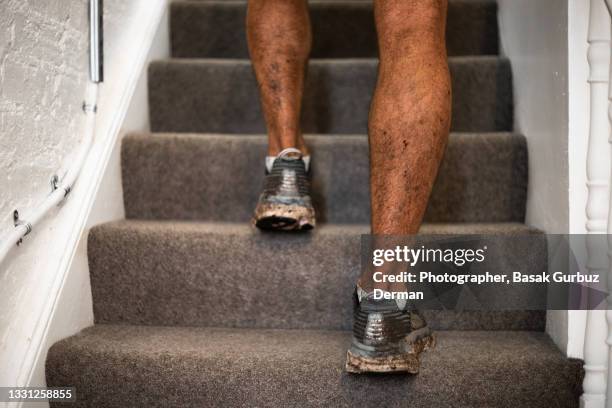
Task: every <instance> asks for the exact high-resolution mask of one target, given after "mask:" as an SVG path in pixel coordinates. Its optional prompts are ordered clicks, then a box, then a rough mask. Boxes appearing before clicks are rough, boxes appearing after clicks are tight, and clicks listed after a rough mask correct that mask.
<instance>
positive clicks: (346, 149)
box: [121, 133, 527, 224]
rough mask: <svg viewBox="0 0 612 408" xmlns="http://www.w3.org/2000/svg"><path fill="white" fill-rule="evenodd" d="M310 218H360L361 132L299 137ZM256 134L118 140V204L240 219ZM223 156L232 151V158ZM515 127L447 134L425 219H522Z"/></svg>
mask: <svg viewBox="0 0 612 408" xmlns="http://www.w3.org/2000/svg"><path fill="white" fill-rule="evenodd" d="M306 141H307V143H308V146H309V149H310V150H311V152H312V157H313V162H312V171H313V175H312V179H313V199H314V204H315V208H316V209H317V219H318V221H319V222H327V223H348V224H350V223H362V224H367V223H369V221H370V195H369V194H370V191H369V160H368V143H367V138H366V136H365V135H361V136H332V135H319V136H309V137H307V138H306ZM265 154H266V139H265V136H248V135H234V136H228V135H196V134H190V135H185V134H156V135H153V136H151V135H150V134H141V135H132V136H129V137H127V138H126V139H125V140H124V141H123V148H122V160H121V161H122V171H123V192H124V196H125V203H126V214H127V216H128V217H129V218H140V219H143V218H144V219H193V220H211V221H228V222H248V221H249V220H250V218H251V216H252V215H253V208H254V207H255V204H256V202H257V197H258V195H259V193H260V188H261V185H262V179H263V173H264V171H263V162H262V157H263V156H264V155H265ZM229 158H236V159H234V160H232V159H229ZM526 190H527V147H526V144H525V139H524V137H523V136H520V135H514V134H506V133H491V134H486V133H476V134H469V133H456V134H453V135H452V136H451V138H450V142H449V145H448V148H447V151H446V155H445V158H444V162H443V165H442V168H441V169H440V173H439V176H438V180H437V182H436V185H435V187H434V191H433V194H432V198H431V201H430V203H429V209H428V212H427V216H426V220H427V221H432V222H507V221H508V222H522V221H523V219H524V216H525V200H526V194H527V191H526Z"/></svg>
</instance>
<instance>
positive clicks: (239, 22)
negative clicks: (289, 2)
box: [170, 0, 498, 58]
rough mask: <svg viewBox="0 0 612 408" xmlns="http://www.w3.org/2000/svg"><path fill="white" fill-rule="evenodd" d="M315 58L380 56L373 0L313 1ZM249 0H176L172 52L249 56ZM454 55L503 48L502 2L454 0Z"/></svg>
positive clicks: (450, 32)
mask: <svg viewBox="0 0 612 408" xmlns="http://www.w3.org/2000/svg"><path fill="white" fill-rule="evenodd" d="M309 9H310V18H311V22H312V35H313V44H312V51H311V56H312V57H313V58H360V57H365V58H369V57H376V56H377V49H378V47H377V39H376V28H375V27H374V15H373V10H372V4H371V2H370V3H367V2H363V1H328V2H311V4H310V7H309ZM245 21H246V2H244V1H234V2H227V1H214V2H210V1H207V2H203V1H175V2H173V3H172V5H171V9H170V38H171V48H172V55H173V56H174V57H177V58H248V57H249V53H248V49H247V43H246V34H245ZM447 49H448V53H449V55H496V54H497V53H498V26H497V3H496V2H494V1H489V0H484V1H482V0H481V1H466V0H461V1H457V0H451V1H450V3H449V10H448V23H447Z"/></svg>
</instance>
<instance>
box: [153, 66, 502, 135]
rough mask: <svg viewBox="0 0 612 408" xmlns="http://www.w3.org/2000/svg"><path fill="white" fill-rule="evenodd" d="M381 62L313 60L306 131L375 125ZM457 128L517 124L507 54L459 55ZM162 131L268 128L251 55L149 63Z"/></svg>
mask: <svg viewBox="0 0 612 408" xmlns="http://www.w3.org/2000/svg"><path fill="white" fill-rule="evenodd" d="M377 64H378V63H377V60H375V59H337V60H313V61H311V63H310V66H309V69H308V78H307V81H306V88H305V96H304V107H303V114H302V125H303V126H302V127H303V130H304V132H306V133H355V134H365V133H366V131H367V119H368V109H369V106H370V98H371V94H372V90H373V88H374V84H375V83H376V70H377ZM450 67H451V76H452V86H453V119H452V129H453V130H454V131H460V132H491V131H508V130H512V126H513V123H512V120H513V116H512V76H511V70H510V63H509V62H508V60H506V59H504V58H499V57H483V56H478V57H455V58H451V61H450ZM149 100H150V102H151V104H150V106H149V108H150V117H151V129H152V130H153V131H154V132H208V133H260V134H261V133H265V129H264V122H263V119H262V114H261V109H260V105H259V95H258V91H257V85H256V84H255V77H254V75H253V70H252V67H251V64H250V63H249V62H248V60H228V59H222V60H211V59H182V60H181V59H171V60H164V61H157V62H153V63H152V64H151V65H150V66H149Z"/></svg>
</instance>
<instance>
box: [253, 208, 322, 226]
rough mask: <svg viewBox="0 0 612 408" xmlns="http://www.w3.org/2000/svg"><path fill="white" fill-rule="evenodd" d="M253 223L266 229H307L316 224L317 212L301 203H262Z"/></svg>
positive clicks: (256, 211)
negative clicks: (300, 204)
mask: <svg viewBox="0 0 612 408" xmlns="http://www.w3.org/2000/svg"><path fill="white" fill-rule="evenodd" d="M253 223H254V224H255V226H256V227H257V228H259V229H262V230H266V231H306V230H311V229H313V228H314V226H315V212H314V209H312V208H309V207H304V206H299V205H285V204H260V205H258V206H257V208H256V209H255V217H254V218H253Z"/></svg>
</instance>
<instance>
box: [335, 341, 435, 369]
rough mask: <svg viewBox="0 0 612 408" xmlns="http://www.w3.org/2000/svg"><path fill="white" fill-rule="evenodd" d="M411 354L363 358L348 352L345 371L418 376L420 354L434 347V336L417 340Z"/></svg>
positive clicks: (413, 343)
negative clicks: (402, 373)
mask: <svg viewBox="0 0 612 408" xmlns="http://www.w3.org/2000/svg"><path fill="white" fill-rule="evenodd" d="M411 345H412V352H410V353H406V354H401V355H394V356H385V357H365V356H362V355H358V354H354V353H352V352H351V351H350V350H349V351H348V352H347V353H346V365H345V369H346V372H348V373H353V374H363V373H400V372H405V373H409V374H418V373H419V369H420V360H419V357H420V354H421V353H422V352H424V351H427V350H432V349H433V348H435V346H436V336H435V334H433V333H432V334H430V335H427V336H425V337H421V338H418V339H416V340H414V341H413V342H412V343H411Z"/></svg>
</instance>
